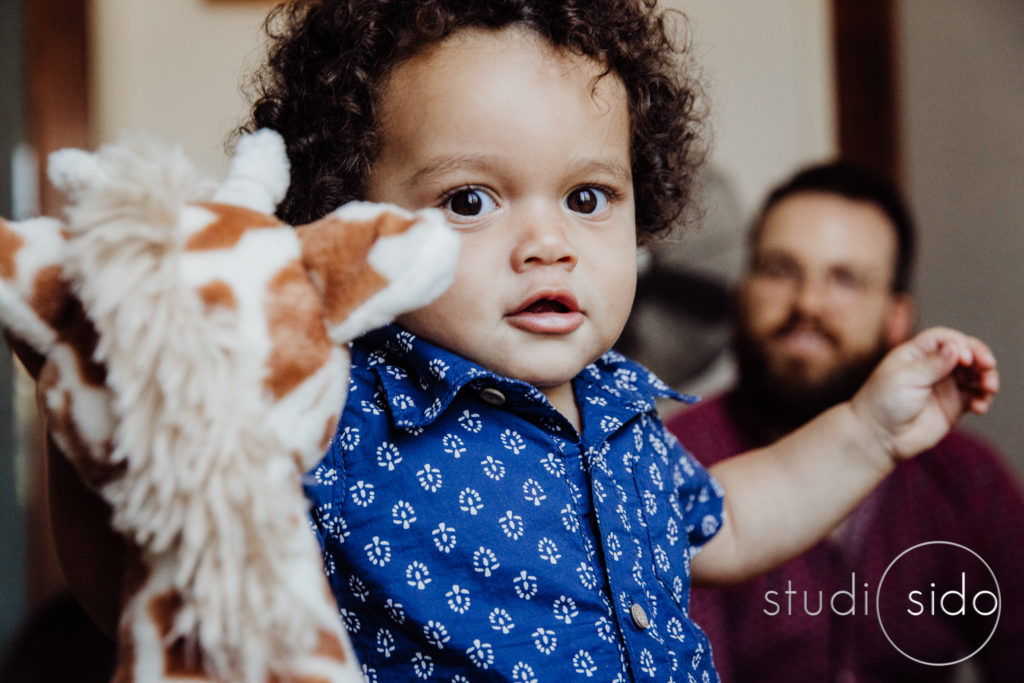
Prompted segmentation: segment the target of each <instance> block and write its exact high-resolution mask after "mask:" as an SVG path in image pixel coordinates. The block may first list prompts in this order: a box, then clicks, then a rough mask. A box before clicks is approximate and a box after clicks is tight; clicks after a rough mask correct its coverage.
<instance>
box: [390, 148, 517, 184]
mask: <svg viewBox="0 0 1024 683" xmlns="http://www.w3.org/2000/svg"><path fill="white" fill-rule="evenodd" d="M498 164H499V161H498V158H497V157H494V156H490V155H486V154H458V155H451V156H441V157H434V158H433V159H430V160H428V161H427V163H426V164H424V165H423V167H422V168H420V169H419V170H418V171H416V172H415V173H413V174H412V175H411V176H409V178H408V179H407V180H406V181H405V185H406V187H410V188H411V187H414V186H416V185H418V184H420V183H422V182H425V181H428V180H430V179H431V178H434V177H436V176H443V175H445V174H446V173H451V172H453V171H460V170H461V171H465V170H470V171H473V170H477V171H479V170H483V169H488V168H493V167H495V166H496V165H498Z"/></svg>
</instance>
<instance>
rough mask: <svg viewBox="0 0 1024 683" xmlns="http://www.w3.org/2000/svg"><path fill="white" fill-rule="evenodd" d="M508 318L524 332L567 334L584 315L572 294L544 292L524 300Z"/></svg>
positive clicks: (577, 326) (580, 323)
mask: <svg viewBox="0 0 1024 683" xmlns="http://www.w3.org/2000/svg"><path fill="white" fill-rule="evenodd" d="M508 319H509V321H510V322H511V323H512V325H513V326H514V327H517V328H519V329H521V330H524V331H526V332H533V333H535V334H568V333H569V332H572V331H574V330H576V329H577V328H579V326H580V325H582V324H583V320H584V316H583V313H582V312H580V308H579V304H578V303H576V299H575V297H573V296H572V294H569V293H568V292H557V293H551V292H545V293H541V294H538V295H536V296H533V297H531V298H530V299H528V300H527V301H525V302H524V303H523V305H522V306H520V307H519V308H518V309H517V310H515V311H514V312H513V313H512V314H511V315H509V316H508Z"/></svg>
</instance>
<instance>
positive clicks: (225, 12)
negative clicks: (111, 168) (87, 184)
mask: <svg viewBox="0 0 1024 683" xmlns="http://www.w3.org/2000/svg"><path fill="white" fill-rule="evenodd" d="M272 5H273V3H272V2H270V1H269V0H267V1H263V2H260V1H255V0H251V1H248V2H243V1H240V0H219V1H218V0H174V1H173V2H167V0H93V9H92V27H91V31H92V35H91V38H92V45H93V48H94V53H93V55H92V76H93V101H92V110H93V120H94V121H95V131H94V134H95V140H94V143H95V144H99V143H104V142H110V141H113V140H116V139H117V137H118V135H119V134H120V133H121V132H122V131H133V132H144V133H147V134H151V135H154V136H158V137H159V138H161V139H164V140H167V141H174V142H177V143H181V145H182V146H183V147H184V149H185V151H186V152H187V153H188V155H189V156H190V158H192V159H193V160H194V161H195V162H196V163H197V164H198V165H199V166H200V167H201V168H203V169H204V170H206V171H207V172H209V173H212V174H214V175H215V176H219V175H220V174H221V173H222V172H223V171H224V170H225V169H226V165H227V156H226V153H225V148H224V143H225V140H226V139H227V137H228V135H229V133H230V132H231V131H232V130H233V129H234V128H235V127H237V126H238V124H239V123H240V122H241V121H242V120H243V118H244V116H245V113H246V111H247V106H246V100H245V98H244V97H243V95H242V92H241V85H242V84H243V81H244V77H245V76H246V75H247V74H248V73H249V72H250V71H251V70H252V68H253V67H254V66H255V65H256V64H258V63H259V59H260V58H261V56H262V29H261V22H262V20H263V16H264V15H265V14H266V11H267V9H268V8H269V7H271V6H272Z"/></svg>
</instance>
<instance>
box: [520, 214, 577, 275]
mask: <svg viewBox="0 0 1024 683" xmlns="http://www.w3.org/2000/svg"><path fill="white" fill-rule="evenodd" d="M517 218H518V223H519V224H518V226H517V227H516V244H515V247H514V248H513V250H512V268H513V269H514V270H515V271H516V272H520V271H524V270H528V269H529V268H532V267H534V266H542V265H555V264H559V265H563V266H565V267H566V268H568V269H569V270H572V268H574V267H575V266H576V261H577V259H578V253H577V251H576V247H575V245H574V244H573V240H572V237H571V234H570V229H571V225H570V220H571V219H570V218H569V217H568V216H566V215H565V212H564V211H563V210H562V209H561V207H559V206H530V207H524V209H523V212H522V214H521V215H520V216H518V217H517Z"/></svg>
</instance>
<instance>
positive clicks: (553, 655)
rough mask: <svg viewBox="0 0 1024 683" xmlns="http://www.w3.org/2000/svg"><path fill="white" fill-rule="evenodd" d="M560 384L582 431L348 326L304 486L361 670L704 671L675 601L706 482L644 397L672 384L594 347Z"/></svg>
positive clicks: (471, 675)
mask: <svg viewBox="0 0 1024 683" xmlns="http://www.w3.org/2000/svg"><path fill="white" fill-rule="evenodd" d="M573 386H574V390H575V393H576V399H577V402H578V404H579V408H580V414H581V419H582V425H583V427H582V433H578V432H577V431H576V430H575V429H574V428H573V427H572V426H571V425H570V424H569V422H568V421H567V420H565V418H564V417H563V416H562V415H561V414H560V413H558V412H557V411H556V410H555V409H554V408H553V407H552V406H551V404H550V403H549V402H548V401H547V399H546V397H545V396H544V395H543V394H542V393H540V392H539V391H538V390H537V389H536V388H534V387H533V386H531V385H529V384H526V383H523V382H520V381H517V380H512V379H508V378H505V377H501V376H499V375H496V374H494V373H491V372H489V371H487V370H485V369H483V368H482V367H480V366H478V365H476V364H473V363H471V362H469V361H467V360H466V359H464V358H462V357H461V356H458V355H456V354H453V353H451V352H449V351H446V350H444V349H441V348H438V347H436V346H434V345H432V344H430V343H428V342H426V341H424V340H422V339H419V338H417V337H415V336H413V335H412V334H410V333H408V332H406V331H404V330H402V329H401V328H399V327H397V326H391V327H387V328H384V329H382V330H378V331H376V332H374V333H371V334H370V335H367V336H366V337H364V338H362V339H361V340H359V341H357V342H356V343H355V344H353V349H352V378H351V382H350V388H349V395H348V400H347V402H346V406H345V411H344V414H343V417H342V419H341V422H340V425H339V427H338V431H337V434H336V435H335V437H334V439H333V441H332V444H331V447H330V449H329V451H328V453H327V454H326V455H325V456H324V459H323V460H322V462H321V463H320V464H319V466H318V467H317V468H315V469H314V470H313V472H312V473H311V474H310V475H309V477H308V478H307V483H306V492H307V495H308V496H309V498H310V499H311V501H312V506H313V519H314V523H315V524H314V525H315V528H316V531H317V534H318V536H319V540H320V543H321V545H322V547H323V550H324V564H325V570H326V572H327V575H328V579H329V581H330V585H331V588H332V590H333V591H334V595H335V597H336V598H337V600H338V604H339V606H340V609H341V613H342V616H343V618H344V620H345V623H346V625H347V626H348V630H349V634H350V636H351V637H352V641H353V644H354V646H355V649H356V653H357V654H358V656H359V659H360V662H361V663H362V665H363V670H364V673H365V674H366V677H367V679H368V680H371V681H375V680H379V681H394V680H421V679H422V680H441V681H453V682H456V683H458V682H467V681H474V682H475V681H491V680H501V681H520V682H524V683H526V682H537V683H539V682H542V681H558V682H559V683H562V682H567V681H574V680H583V679H593V680H603V681H632V680H638V681H639V680H654V681H680V682H684V683H689V682H690V681H699V682H701V683H707V682H709V681H717V680H718V677H717V675H716V674H715V672H714V667H713V665H712V663H711V653H710V648H709V645H708V642H707V639H706V637H705V636H704V634H703V632H701V631H700V629H699V628H697V626H696V625H695V624H694V623H693V622H692V621H691V620H690V619H689V616H688V611H687V609H688V602H689V584H690V581H689V573H690V566H689V563H690V558H691V556H692V554H693V552H694V551H695V549H696V548H697V547H699V546H700V545H702V544H703V543H704V542H705V541H707V540H708V539H709V538H710V537H711V536H712V535H714V533H715V532H716V531H717V529H718V526H719V524H720V521H721V511H722V500H721V498H722V491H721V488H720V487H719V485H718V483H717V482H716V481H714V479H712V478H711V476H710V475H709V474H708V473H707V472H706V471H705V470H704V469H703V468H702V467H701V466H700V465H699V464H697V462H696V461H695V460H694V459H693V458H692V457H691V456H690V455H689V454H688V453H686V452H685V451H684V450H683V449H682V448H681V447H680V446H679V445H678V443H677V441H676V440H675V438H674V437H672V435H671V434H670V433H669V432H667V431H666V430H665V429H664V427H663V426H662V424H661V421H660V420H659V419H658V417H657V415H656V412H655V407H654V401H655V399H656V398H658V397H663V396H674V397H676V398H681V397H679V396H678V395H677V394H675V393H674V392H672V391H671V390H669V389H668V388H667V387H666V386H665V385H664V384H663V383H662V382H661V381H660V380H658V379H657V378H656V377H654V376H653V375H652V374H651V373H650V372H648V371H647V370H646V369H644V368H642V367H641V366H639V365H636V364H635V363H632V362H630V361H628V360H626V359H625V358H623V357H622V356H620V355H618V354H616V353H613V352H609V353H607V354H605V355H604V356H603V357H602V358H601V359H600V360H598V361H597V362H596V363H594V364H592V365H590V366H588V367H587V368H585V369H584V370H583V371H582V372H581V373H580V374H579V375H578V376H577V377H576V378H575V379H574V381H573Z"/></svg>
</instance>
